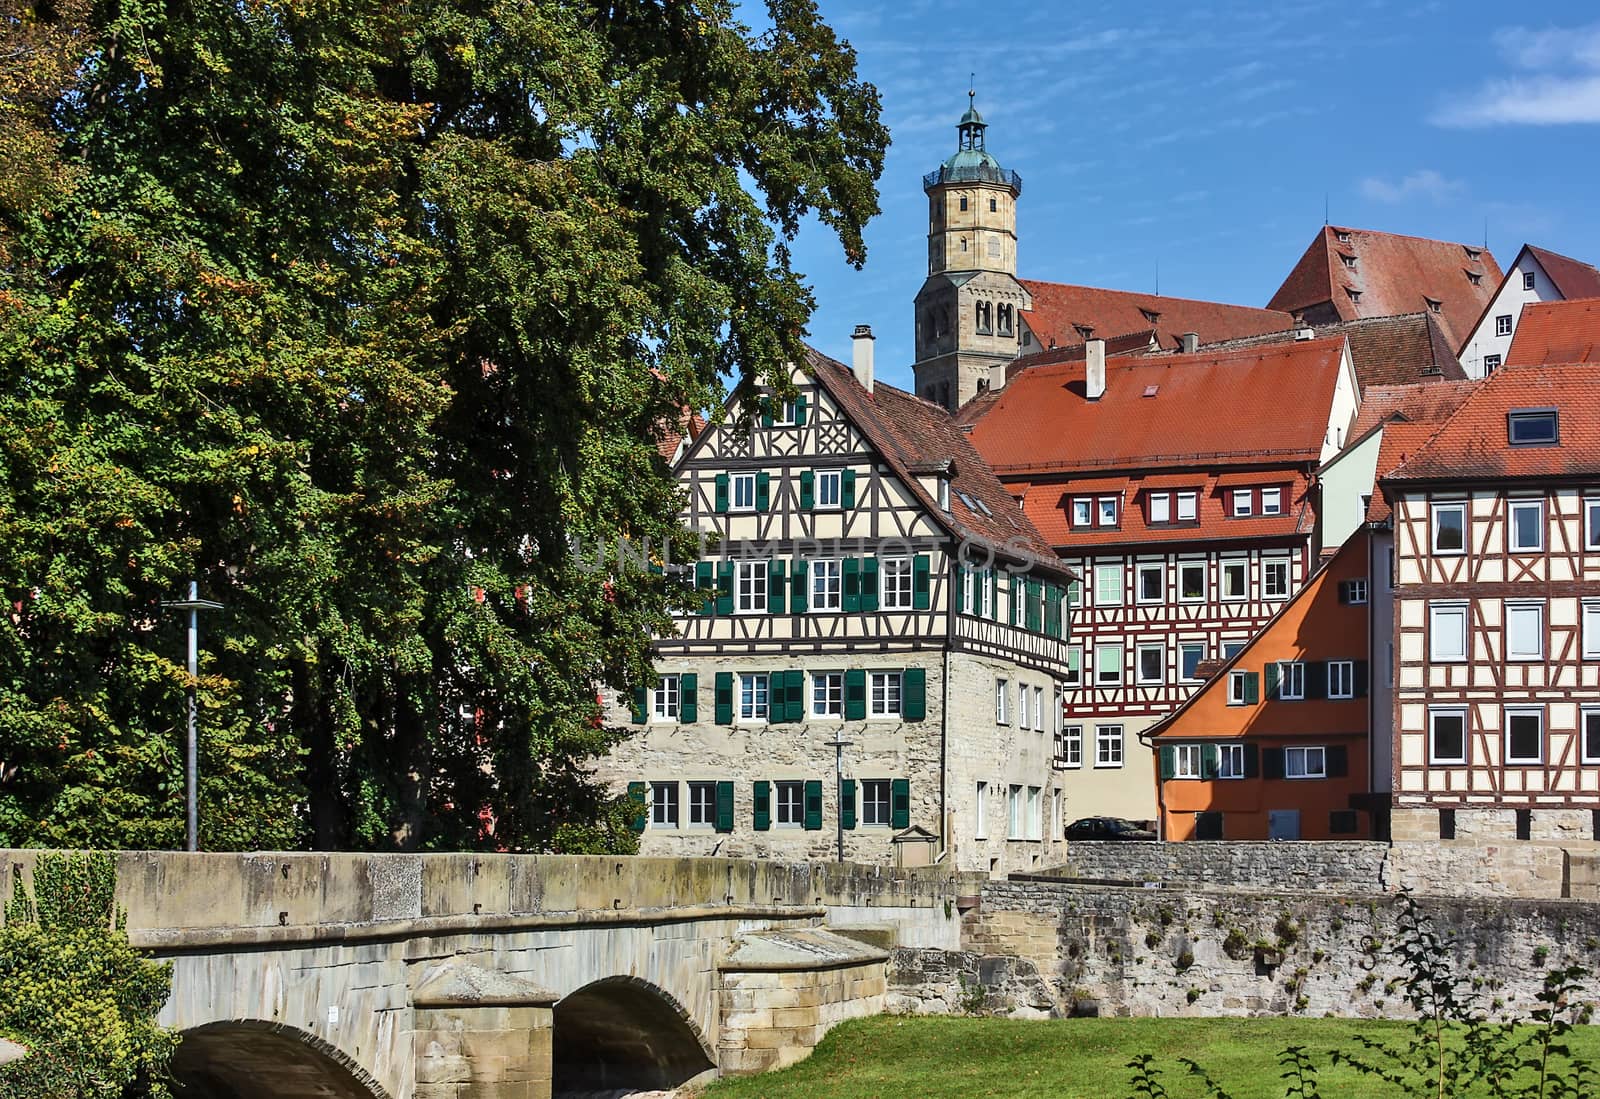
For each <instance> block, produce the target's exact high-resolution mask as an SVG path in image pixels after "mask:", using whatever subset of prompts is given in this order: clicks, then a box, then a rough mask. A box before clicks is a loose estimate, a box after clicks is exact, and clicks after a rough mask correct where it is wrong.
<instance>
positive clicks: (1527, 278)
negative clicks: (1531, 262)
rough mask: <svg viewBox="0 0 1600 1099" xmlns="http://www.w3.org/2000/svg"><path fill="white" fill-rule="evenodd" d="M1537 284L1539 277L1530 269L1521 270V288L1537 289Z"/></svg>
mask: <svg viewBox="0 0 1600 1099" xmlns="http://www.w3.org/2000/svg"><path fill="white" fill-rule="evenodd" d="M1538 286H1539V279H1538V276H1537V275H1535V274H1534V273H1533V272H1532V271H1524V272H1522V288H1523V289H1524V290H1534V289H1537V288H1538Z"/></svg>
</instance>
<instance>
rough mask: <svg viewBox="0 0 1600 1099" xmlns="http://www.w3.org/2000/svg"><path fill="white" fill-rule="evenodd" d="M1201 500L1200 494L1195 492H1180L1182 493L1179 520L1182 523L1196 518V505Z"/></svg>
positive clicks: (1179, 500)
mask: <svg viewBox="0 0 1600 1099" xmlns="http://www.w3.org/2000/svg"><path fill="white" fill-rule="evenodd" d="M1199 498H1200V497H1199V494H1198V493H1193V492H1180V493H1178V519H1179V520H1180V521H1183V520H1188V519H1193V518H1194V516H1195V505H1196V502H1197V501H1198V500H1199Z"/></svg>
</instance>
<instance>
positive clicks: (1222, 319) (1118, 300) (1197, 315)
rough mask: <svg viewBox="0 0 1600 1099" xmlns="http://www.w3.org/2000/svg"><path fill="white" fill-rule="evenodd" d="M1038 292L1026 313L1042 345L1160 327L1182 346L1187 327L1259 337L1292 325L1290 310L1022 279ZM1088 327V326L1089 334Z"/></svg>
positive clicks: (1168, 341) (1162, 335)
mask: <svg viewBox="0 0 1600 1099" xmlns="http://www.w3.org/2000/svg"><path fill="white" fill-rule="evenodd" d="M1017 281H1019V282H1020V283H1022V285H1023V286H1024V287H1026V288H1027V290H1028V293H1029V294H1031V295H1033V309H1032V310H1030V311H1027V312H1024V313H1023V314H1022V318H1023V319H1024V320H1025V321H1027V322H1028V328H1029V330H1030V331H1032V332H1033V338H1034V339H1035V340H1037V341H1038V344H1039V347H1040V349H1041V350H1049V349H1050V347H1051V346H1058V347H1065V346H1068V345H1070V344H1081V343H1083V342H1084V340H1086V339H1090V338H1095V339H1103V340H1111V339H1115V338H1117V337H1120V336H1128V335H1130V334H1135V333H1143V332H1150V331H1154V332H1155V334H1156V339H1157V341H1158V343H1159V345H1160V346H1162V347H1176V346H1178V344H1179V342H1180V340H1181V338H1182V336H1183V334H1184V333H1185V332H1194V333H1196V334H1198V335H1199V337H1200V339H1201V340H1202V341H1205V342H1215V341H1217V340H1228V339H1233V338H1234V337H1236V336H1254V335H1257V334H1259V333H1262V332H1273V331H1277V330H1279V329H1283V328H1287V327H1288V326H1289V324H1290V323H1291V319H1290V317H1289V316H1288V315H1287V314H1285V313H1275V312H1273V311H1272V310H1270V309H1256V308H1254V307H1253V306H1248V305H1223V304H1221V303H1220V302H1214V301H1194V300H1191V299H1189V298H1166V297H1162V296H1161V295H1159V294H1141V293H1138V292H1136V291H1131V290H1102V289H1099V288H1098V287H1093V286H1070V285H1067V284H1065V283H1059V282H1036V281H1034V280H1032V279H1019V280H1017ZM1083 329H1088V330H1089V331H1088V332H1087V333H1086V332H1084V331H1083Z"/></svg>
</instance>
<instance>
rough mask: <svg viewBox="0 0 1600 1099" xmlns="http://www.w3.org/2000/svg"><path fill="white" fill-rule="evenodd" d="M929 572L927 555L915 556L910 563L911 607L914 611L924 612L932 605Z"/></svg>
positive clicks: (930, 570)
mask: <svg viewBox="0 0 1600 1099" xmlns="http://www.w3.org/2000/svg"><path fill="white" fill-rule="evenodd" d="M931 572H932V569H930V568H929V562H928V555H927V554H925V553H919V554H917V556H916V558H915V560H913V561H912V562H911V606H912V609H914V610H919V611H925V610H927V609H928V608H929V607H931V606H932V605H933V588H932V580H931V575H930V574H931Z"/></svg>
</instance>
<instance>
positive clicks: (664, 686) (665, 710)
mask: <svg viewBox="0 0 1600 1099" xmlns="http://www.w3.org/2000/svg"><path fill="white" fill-rule="evenodd" d="M678 687H679V683H678V677H677V675H675V674H674V675H664V676H662V677H661V678H660V680H659V681H658V682H657V683H656V685H655V686H654V687H651V688H650V720H651V721H652V722H656V723H660V724H666V725H676V724H677V723H678V714H679V713H681V712H682V710H681V709H680V707H681V705H682V699H681V698H680V696H679V691H678Z"/></svg>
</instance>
